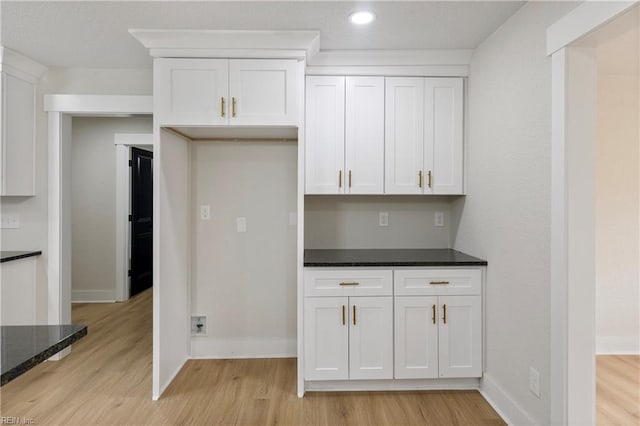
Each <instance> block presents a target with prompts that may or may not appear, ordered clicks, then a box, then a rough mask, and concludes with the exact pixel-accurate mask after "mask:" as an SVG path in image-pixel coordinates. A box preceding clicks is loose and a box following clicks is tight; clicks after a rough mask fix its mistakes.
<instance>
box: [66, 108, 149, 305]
mask: <svg viewBox="0 0 640 426" xmlns="http://www.w3.org/2000/svg"><path fill="white" fill-rule="evenodd" d="M152 131H153V129H152V119H151V117H131V118H74V119H73V121H72V141H71V198H72V203H71V233H72V243H71V252H72V264H71V290H72V300H74V301H76V300H85V301H86V300H88V301H101V300H114V299H115V283H116V203H115V200H116V147H115V145H114V143H113V142H114V135H115V134H116V133H151V132H152Z"/></svg>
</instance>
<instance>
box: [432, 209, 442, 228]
mask: <svg viewBox="0 0 640 426" xmlns="http://www.w3.org/2000/svg"><path fill="white" fill-rule="evenodd" d="M433 226H438V227H442V226H444V213H442V212H435V214H434V215H433Z"/></svg>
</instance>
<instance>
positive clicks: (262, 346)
mask: <svg viewBox="0 0 640 426" xmlns="http://www.w3.org/2000/svg"><path fill="white" fill-rule="evenodd" d="M296 356H297V344H296V340H295V339H257V338H255V339H215V338H212V337H206V336H203V337H192V338H191V358H193V359H233V358H295V357H296Z"/></svg>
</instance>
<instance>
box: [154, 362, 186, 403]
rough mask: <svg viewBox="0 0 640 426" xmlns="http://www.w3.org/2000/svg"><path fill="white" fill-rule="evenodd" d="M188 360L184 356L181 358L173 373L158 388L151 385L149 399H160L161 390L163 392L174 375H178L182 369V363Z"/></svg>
mask: <svg viewBox="0 0 640 426" xmlns="http://www.w3.org/2000/svg"><path fill="white" fill-rule="evenodd" d="M188 360H189V358H185V359H184V360H182V362H181V363H180V365H179V366H178V368H176V370H175V371H174V372H173V374H172V375H171V376H169V378H168V379H167V382H166V383H163V384H162V385H159V386H158V389H156V388H155V386H152V388H153V390H152V393H151V399H152V400H153V401H157V400H158V399H160V396H162V392H164V391H165V389H167V387H168V386H169V384H170V383H171V382H172V381H173V379H175V378H176V376H177V375H178V373H180V370H182V367H184V365H185V364H186V363H187V361H188ZM153 365H154V366H155V365H156V363H154V364H153ZM160 389H162V390H160Z"/></svg>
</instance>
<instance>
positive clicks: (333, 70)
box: [306, 65, 469, 77]
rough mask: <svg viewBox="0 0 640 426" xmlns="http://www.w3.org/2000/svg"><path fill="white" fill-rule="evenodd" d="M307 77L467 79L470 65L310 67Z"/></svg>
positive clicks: (307, 70)
mask: <svg viewBox="0 0 640 426" xmlns="http://www.w3.org/2000/svg"><path fill="white" fill-rule="evenodd" d="M306 75H358V76H367V75H371V76H378V75H383V76H386V77H422V76H424V77H466V76H468V75H469V65H417V66H410V65H401V66H395V65H383V66H357V65H339V66H309V67H307V69H306Z"/></svg>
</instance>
